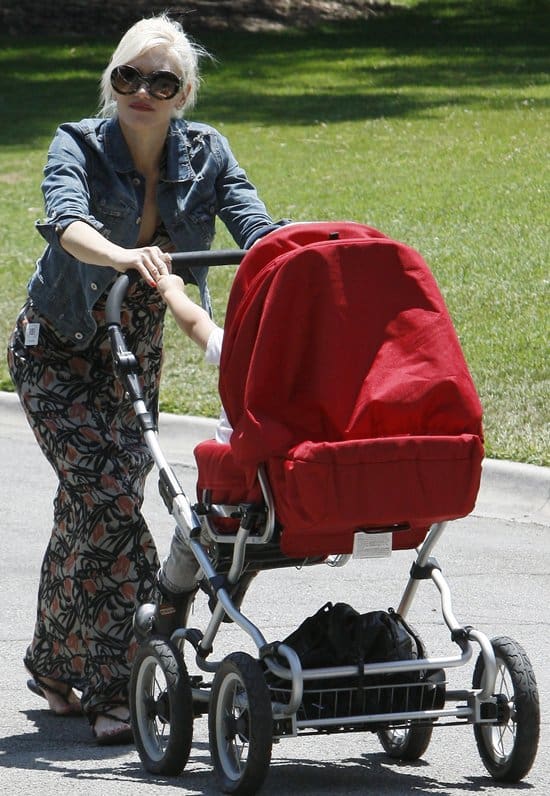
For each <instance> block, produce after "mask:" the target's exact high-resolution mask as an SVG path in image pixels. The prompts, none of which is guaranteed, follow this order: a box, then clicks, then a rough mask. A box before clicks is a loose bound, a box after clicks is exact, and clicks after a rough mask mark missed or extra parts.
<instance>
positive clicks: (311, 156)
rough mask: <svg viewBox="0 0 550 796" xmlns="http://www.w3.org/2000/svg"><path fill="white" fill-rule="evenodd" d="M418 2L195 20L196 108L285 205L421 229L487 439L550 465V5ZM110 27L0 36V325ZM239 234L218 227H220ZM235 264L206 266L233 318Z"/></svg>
mask: <svg viewBox="0 0 550 796" xmlns="http://www.w3.org/2000/svg"><path fill="white" fill-rule="evenodd" d="M409 5H410V6H411V7H409V8H400V9H396V10H395V11H393V12H392V13H391V14H386V15H380V16H377V17H375V18H371V19H369V20H367V21H366V22H364V23H362V24H357V23H354V24H353V25H340V26H338V27H327V28H323V29H320V30H317V31H313V32H312V31H308V32H303V31H302V32H297V31H287V32H285V33H277V34H275V33H272V34H247V33H231V35H229V34H228V33H227V32H223V33H221V32H220V33H217V34H214V33H212V34H209V35H208V36H204V37H202V38H201V41H202V43H203V44H205V45H206V46H207V47H208V48H209V49H210V51H211V52H212V53H213V54H214V55H215V56H216V58H217V62H216V63H205V71H204V77H205V81H204V86H203V88H202V91H201V94H200V95H199V102H198V106H197V109H196V111H195V112H194V117H195V118H197V119H200V120H202V121H207V122H210V123H211V124H213V125H215V126H217V127H218V128H219V129H220V130H221V131H222V132H224V133H225V134H226V135H228V137H229V139H230V141H231V143H232V147H233V150H234V152H235V154H236V155H237V157H238V159H239V160H240V162H241V164H242V165H243V166H244V167H245V168H246V169H247V171H248V173H249V176H250V177H251V179H252V180H253V182H255V183H256V185H257V186H258V188H259V190H260V193H261V195H262V197H263V198H264V200H265V201H266V204H267V205H268V207H269V209H270V211H271V212H272V214H273V215H274V216H275V217H277V218H279V217H291V218H293V219H294V220H297V221H301V220H325V219H334V220H336V219H352V220H355V221H359V222H365V223H368V224H371V225H373V226H376V227H378V228H379V229H381V230H382V231H383V232H385V233H386V234H388V235H390V236H392V237H394V238H397V239H400V240H403V241H405V242H407V243H409V244H410V245H412V246H414V247H415V248H417V249H418V250H419V251H420V252H421V253H422V254H423V256H424V257H425V259H426V260H427V262H428V263H429V264H430V266H431V268H432V270H433V272H434V274H435V276H436V278H437V280H438V282H439V284H440V286H441V289H442V291H443V294H444V295H445V298H446V300H447V303H448V306H449V309H450V311H451V314H452V316H453V319H454V322H455V324H456V327H457V330H458V333H459V336H460V339H461V341H462V344H463V347H464V351H465V354H466V357H467V359H468V362H469V364H470V368H471V370H472V374H473V376H474V379H475V382H476V384H477V386H478V389H479V392H480V396H481V399H482V403H483V405H484V411H485V426H486V437H487V453H488V455H490V456H493V457H496V458H508V459H515V460H519V461H525V462H533V463H536V464H545V465H548V464H550V432H549V428H550V423H549V411H548V403H549V390H548V385H549V373H548V327H549V324H548V320H547V318H548V311H547V307H548V287H549V283H550V274H549V267H548V254H547V252H548V240H549V236H548V232H549V224H548V217H549V214H548V207H549V204H550V203H549V198H550V197H549V185H550V179H549V178H550V175H549V168H548V153H549V143H550V142H549V136H548V129H549V119H548V97H549V94H550V91H549V88H548V72H549V68H548V67H549V63H548V55H547V53H548V48H547V42H548V38H549V37H548V33H549V31H548V23H547V20H548V18H549V17H548V10H549V5H548V2H534V0H533V2H530V0H507V1H506V0H498V2H497V0H492V1H489V0H486V1H485V2H482V1H481V0H480V1H479V2H473V0H462V1H460V0H427V1H426V2H419V3H414V2H412V3H409ZM113 44H114V42H112V41H102V42H96V41H94V42H90V41H86V42H83V41H82V40H80V39H74V40H73V39H71V40H68V41H65V42H59V41H57V42H56V41H47V42H44V43H40V42H38V41H16V40H13V39H7V38H2V37H0V45H1V47H0V65H1V66H2V68H3V74H4V75H5V76H6V75H8V76H9V79H8V80H5V81H4V84H3V90H2V93H1V95H0V142H1V148H0V200H1V204H0V208H1V210H0V213H1V216H0V217H1V221H2V241H3V257H2V259H1V261H0V275H1V279H2V281H1V285H2V287H1V290H0V307H1V313H0V319H1V320H0V324H1V327H2V334H3V337H4V339H5V338H6V337H7V335H8V334H9V330H10V327H11V325H12V323H13V319H14V317H15V315H16V312H17V308H18V306H19V305H20V304H21V303H22V300H23V297H24V292H25V291H24V287H25V284H26V281H27V279H28V278H29V276H30V273H31V271H32V268H33V261H34V259H35V258H36V257H37V256H38V255H39V253H40V251H41V248H42V247H41V239H40V237H39V236H38V234H37V233H36V232H35V231H34V227H33V223H34V220H35V219H36V218H38V217H40V216H41V214H42V200H41V195H40V180H41V171H42V166H43V163H44V159H45V156H46V151H47V146H48V143H49V140H50V138H51V136H52V134H53V132H54V130H55V127H56V126H57V124H59V123H60V122H61V121H64V120H68V119H78V118H81V117H83V116H89V115H93V114H94V110H95V107H96V102H97V80H98V76H99V74H100V72H101V70H102V69H103V67H104V64H105V63H106V61H107V59H108V57H109V55H110V51H111V49H112V46H113ZM230 245H231V241H230V240H229V239H228V237H227V235H226V234H225V233H224V232H223V230H222V229H220V231H219V234H218V238H217V240H216V246H217V247H220V248H225V247H227V246H230ZM231 275H232V269H230V268H229V269H216V270H215V271H213V272H212V277H211V288H212V292H213V294H214V299H215V311H216V316H217V320H218V321H220V322H221V321H222V320H223V312H224V307H225V303H226V300H227V294H228V290H229V285H230V281H231ZM166 341H167V344H166V367H165V375H164V381H163V389H162V408H163V409H165V410H168V411H175V412H182V413H191V414H204V415H211V416H215V415H216V414H217V412H218V407H219V403H218V399H217V391H216V373H215V370H214V369H212V368H208V367H206V366H205V365H203V363H202V361H201V356H200V355H199V353H198V351H196V350H195V349H194V348H193V346H192V345H191V344H190V343H189V342H188V341H186V340H184V339H183V337H182V336H181V334H180V333H179V332H178V331H177V330H176V329H175V328H174V325H173V323H171V322H169V323H168V327H167V333H166ZM0 387H1V388H2V389H11V384H10V381H9V375H8V373H7V369H6V367H5V365H4V363H3V362H2V364H1V366H0Z"/></svg>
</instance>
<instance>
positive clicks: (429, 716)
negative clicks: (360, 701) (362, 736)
mask: <svg viewBox="0 0 550 796" xmlns="http://www.w3.org/2000/svg"><path fill="white" fill-rule="evenodd" d="M471 716H472V710H471V708H468V707H459V708H455V709H454V710H453V709H452V708H449V709H446V708H445V709H442V710H415V711H412V710H411V711H409V712H404V713H375V714H372V715H366V716H365V715H364V716H342V717H338V718H330V719H302V720H300V721H297V722H296V727H297V729H305V728H306V727H338V726H340V725H345V724H373V723H377V722H388V721H389V722H392V723H393V724H395V723H397V722H399V721H407V722H408V721H411V720H413V719H422V720H424V721H426V720H433V719H441V718H443V719H444V718H459V719H470V718H471Z"/></svg>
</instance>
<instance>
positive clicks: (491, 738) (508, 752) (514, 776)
mask: <svg viewBox="0 0 550 796" xmlns="http://www.w3.org/2000/svg"><path fill="white" fill-rule="evenodd" d="M491 644H492V647H493V650H494V651H495V657H496V662H497V679H496V682H495V695H496V696H497V699H498V703H497V704H498V713H499V715H498V718H497V719H496V721H495V723H494V724H476V725H474V734H475V739H476V742H477V748H478V751H479V754H480V757H481V759H482V761H483V764H484V766H485V768H486V769H487V771H488V772H489V773H490V774H491V776H492V777H493V778H494V779H496V780H500V781H502V782H519V781H520V780H521V779H523V777H524V776H525V775H526V774H527V772H528V771H529V769H530V768H531V766H532V765H533V761H534V759H535V755H536V753H537V746H538V741H539V732H540V707H539V696H538V691H537V683H536V680H535V674H534V672H533V667H532V666H531V662H530V660H529V658H528V657H527V655H526V653H525V650H524V649H523V647H521V645H520V644H518V643H517V642H516V641H514V640H513V639H511V638H508V637H507V636H501V637H500V638H494V639H492V640H491ZM484 673H485V666H484V661H483V657H482V656H481V655H480V656H479V657H478V659H477V662H476V665H475V668H474V675H473V687H474V688H481V686H482V684H483V678H484Z"/></svg>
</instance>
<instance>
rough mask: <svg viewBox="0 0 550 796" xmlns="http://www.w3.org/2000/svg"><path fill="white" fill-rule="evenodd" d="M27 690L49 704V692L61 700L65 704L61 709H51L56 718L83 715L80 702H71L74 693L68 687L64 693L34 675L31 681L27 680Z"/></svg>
mask: <svg viewBox="0 0 550 796" xmlns="http://www.w3.org/2000/svg"><path fill="white" fill-rule="evenodd" d="M27 688H28V689H29V691H32V693H33V694H36V695H37V696H39V697H42V699H45V700H46V701H47V702H49V700H48V691H49V692H50V694H55V695H56V696H57V697H59V698H60V699H61V701H62V702H63V707H62V708H61V709H59V710H54V709H53V708H50V710H51V712H52V713H53V715H54V716H81V715H82V707H81V705H80V702H72V701H71V700H70V696H71V694H72V693H73V689H72V688H71V687H70V686H67V688H66V689H65V690H63V691H62V690H61V689H60V688H57V687H55V686H53V685H48V684H47V683H46V682H44V680H43V679H42V678H40V677H39V676H38V675H37V674H34V675H33V676H32V677H31V678H30V679H29V680H27Z"/></svg>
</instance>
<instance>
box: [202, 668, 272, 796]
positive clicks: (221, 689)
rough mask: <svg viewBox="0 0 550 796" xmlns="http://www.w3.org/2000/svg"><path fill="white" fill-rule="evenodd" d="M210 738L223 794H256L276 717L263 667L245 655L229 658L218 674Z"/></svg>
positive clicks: (267, 759) (263, 775)
mask: <svg viewBox="0 0 550 796" xmlns="http://www.w3.org/2000/svg"><path fill="white" fill-rule="evenodd" d="M208 735H209V740H210V754H211V756H212V763H213V766H214V772H215V774H216V778H217V780H218V783H219V785H220V788H221V790H222V791H223V792H224V793H232V794H238V796H247V795H248V794H254V793H257V791H258V790H259V788H260V787H261V786H262V784H263V782H264V780H265V778H266V776H267V774H268V772H269V764H270V762H271V748H272V744H273V717H272V710H271V697H270V693H269V689H268V687H267V684H266V682H265V678H264V674H263V670H262V667H261V666H260V664H259V663H258V661H256V660H255V659H254V658H252V657H251V656H250V655H248V654H246V653H244V652H234V653H232V654H231V655H228V656H227V658H225V659H224V660H223V661H222V663H221V665H220V668H219V669H218V671H217V672H216V675H215V677H214V681H213V683H212V693H211V697H210V709H209V712H208Z"/></svg>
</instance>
